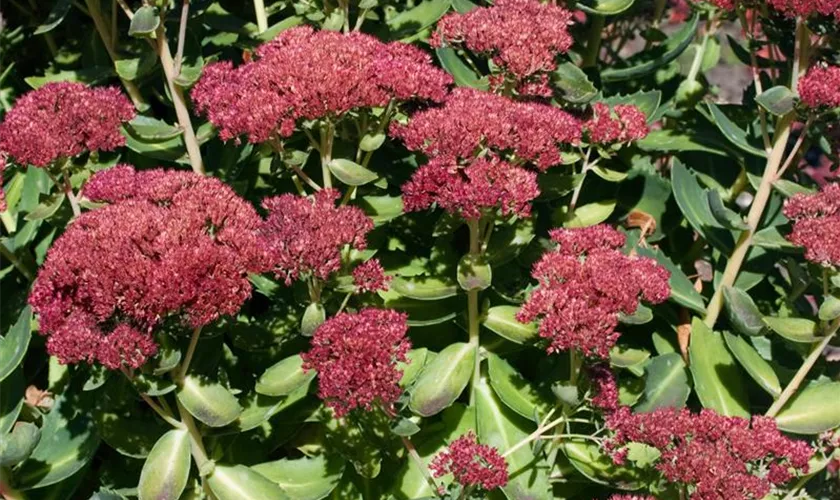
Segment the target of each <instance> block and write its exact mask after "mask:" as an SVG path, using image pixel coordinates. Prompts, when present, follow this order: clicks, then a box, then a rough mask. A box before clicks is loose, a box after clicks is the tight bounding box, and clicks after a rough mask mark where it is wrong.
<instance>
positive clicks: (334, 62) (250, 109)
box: [192, 27, 452, 143]
mask: <svg viewBox="0 0 840 500" xmlns="http://www.w3.org/2000/svg"><path fill="white" fill-rule="evenodd" d="M451 83H452V79H451V77H450V76H449V75H448V74H446V73H445V72H443V71H442V70H440V69H438V68H436V67H435V66H433V65H432V63H431V59H430V57H429V56H428V55H427V54H426V53H425V52H423V51H422V50H420V49H418V48H417V47H414V46H412V45H408V44H403V43H400V42H393V43H389V44H385V43H382V42H381V41H379V40H378V39H377V38H375V37H373V36H370V35H365V34H362V33H356V32H354V33H347V34H342V33H337V32H333V31H313V29H312V28H310V27H297V28H292V29H289V30H286V31H283V32H282V33H280V35H278V36H277V38H275V39H274V40H272V41H270V42H268V43H266V44H264V45H262V46H261V47H260V48H258V49H257V53H256V58H255V60H253V61H249V62H246V63H244V64H242V65H240V66H239V67H237V68H234V67H233V65H232V64H231V63H230V62H220V63H216V64H212V65H209V66H208V67H206V68H205V69H204V75H203V76H202V78H201V80H199V82H198V83H197V84H196V85H195V87H194V88H193V90H192V99H193V101H194V103H195V105H196V109H197V110H198V111H199V112H201V113H206V114H207V116H208V117H209V119H210V121H211V122H213V124H215V125H216V126H217V127H218V128H219V133H220V136H221V138H222V139H225V140H228V139H232V138H238V137H239V136H243V135H244V136H247V137H248V140H249V141H250V142H254V143H258V142H264V141H267V140H269V139H271V138H274V137H277V136H279V137H286V136H289V135H290V134H291V133H292V132H293V131H294V128H295V124H296V122H297V120H300V119H306V120H314V119H318V118H325V117H327V118H332V119H336V118H338V117H340V116H342V115H344V114H345V113H347V112H348V111H351V110H355V109H359V108H370V107H383V106H386V105H387V104H388V103H389V102H391V101H392V100H397V101H407V100H414V99H418V100H431V101H435V102H439V101H442V100H443V99H444V97H445V96H446V94H447V92H448V87H449V85H450V84H451Z"/></svg>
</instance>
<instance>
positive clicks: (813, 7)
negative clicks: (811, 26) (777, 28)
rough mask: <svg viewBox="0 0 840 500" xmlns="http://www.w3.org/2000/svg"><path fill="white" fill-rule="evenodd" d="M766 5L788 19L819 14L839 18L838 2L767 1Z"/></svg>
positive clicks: (838, 0) (824, 0)
mask: <svg viewBox="0 0 840 500" xmlns="http://www.w3.org/2000/svg"><path fill="white" fill-rule="evenodd" d="M767 4H768V5H770V6H771V7H773V8H774V9H776V10H777V11H779V12H781V13H783V14H785V15H786V16H788V17H796V16H801V17H807V16H810V15H812V14H821V15H824V16H830V15H833V16H834V17H837V18H840V0H767Z"/></svg>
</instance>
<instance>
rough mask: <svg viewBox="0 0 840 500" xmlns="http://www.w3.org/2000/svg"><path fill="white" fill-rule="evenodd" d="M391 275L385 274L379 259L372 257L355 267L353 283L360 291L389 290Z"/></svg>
mask: <svg viewBox="0 0 840 500" xmlns="http://www.w3.org/2000/svg"><path fill="white" fill-rule="evenodd" d="M390 283H391V276H387V275H386V274H385V270H384V269H383V268H382V264H380V263H379V259H370V260H369V261H367V262H363V263H361V264H359V265H358V266H356V269H353V284H354V285H356V290H357V291H358V292H378V291H380V290H382V291H385V290H388V285H389V284H390Z"/></svg>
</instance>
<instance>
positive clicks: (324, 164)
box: [319, 120, 335, 189]
mask: <svg viewBox="0 0 840 500" xmlns="http://www.w3.org/2000/svg"><path fill="white" fill-rule="evenodd" d="M334 137H335V127H334V126H333V124H332V122H330V121H328V120H327V122H326V127H321V146H320V149H319V151H320V153H321V173H322V174H323V177H324V187H325V188H327V189H329V188H331V187H332V174H331V173H330V167H329V164H330V162H331V161H332V148H333V138H334Z"/></svg>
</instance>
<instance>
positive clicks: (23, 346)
mask: <svg viewBox="0 0 840 500" xmlns="http://www.w3.org/2000/svg"><path fill="white" fill-rule="evenodd" d="M31 324H32V309H30V308H29V306H26V307H24V308H23V310H22V311H21V312H20V314H19V315H18V319H17V321H16V322H15V324H14V325H12V326H11V328H9V331H8V332H6V336H5V337H3V338H2V339H0V382H2V381H3V380H4V379H5V378H6V377H8V376H9V374H10V373H12V372H13V371H14V370H15V368H17V366H18V365H19V364H20V362H21V361H23V357H24V356H25V355H26V350H27V349H28V348H29V339H30V338H31V337H32V326H31Z"/></svg>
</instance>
